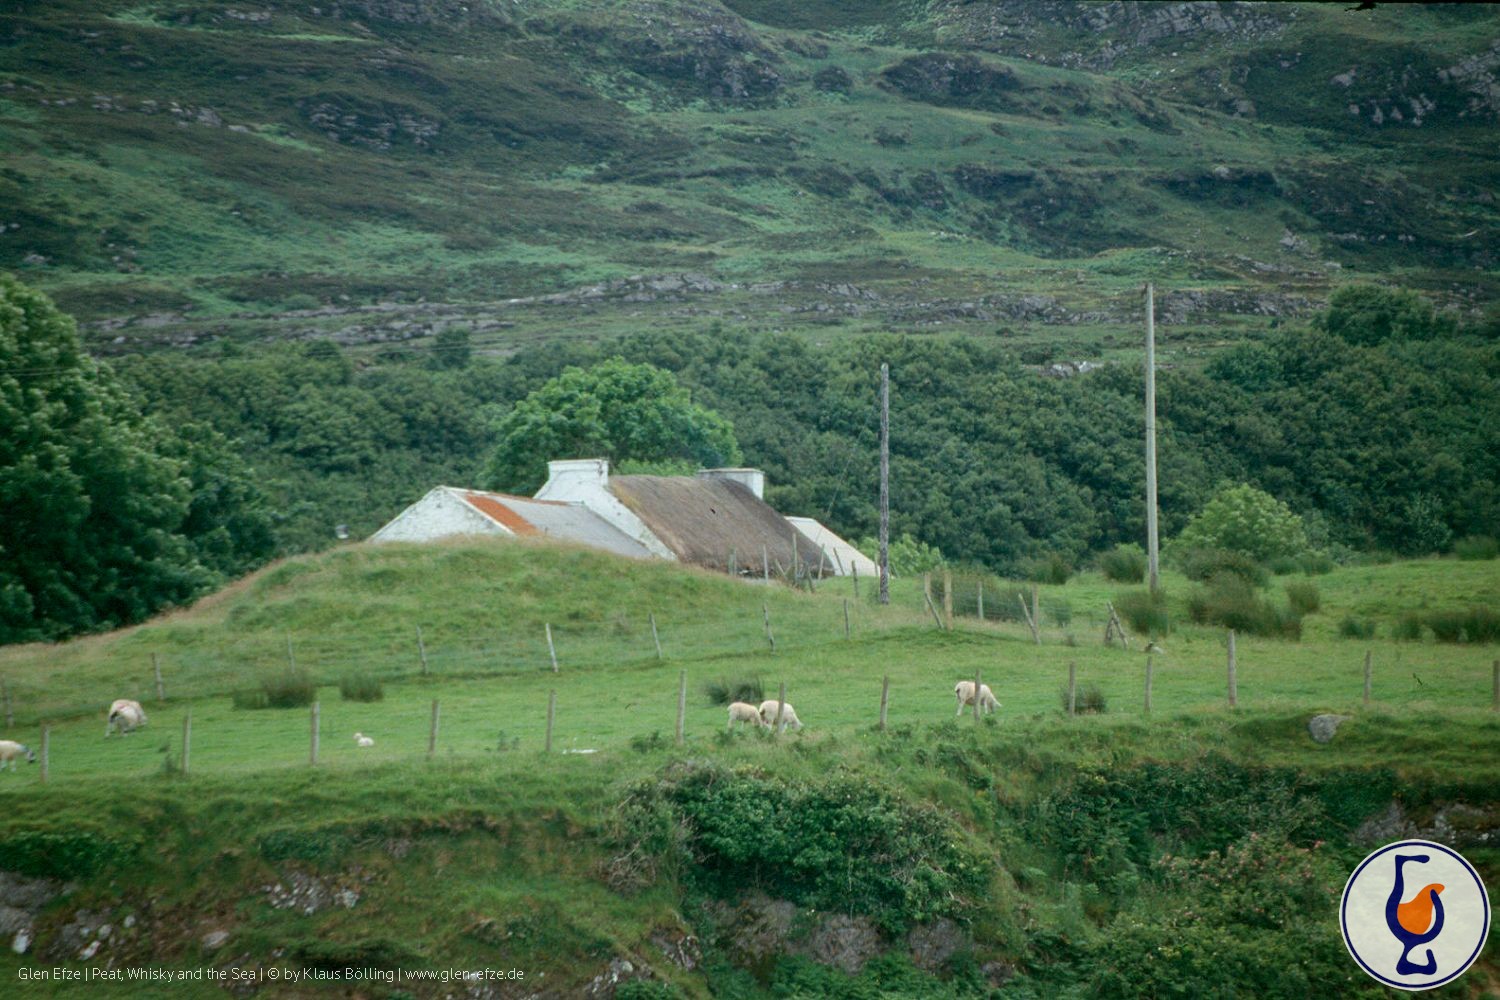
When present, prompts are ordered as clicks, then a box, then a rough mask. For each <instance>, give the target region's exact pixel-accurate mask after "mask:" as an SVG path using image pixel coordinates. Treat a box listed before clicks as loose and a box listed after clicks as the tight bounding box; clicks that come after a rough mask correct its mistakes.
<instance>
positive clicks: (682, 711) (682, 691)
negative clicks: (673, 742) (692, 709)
mask: <svg viewBox="0 0 1500 1000" xmlns="http://www.w3.org/2000/svg"><path fill="white" fill-rule="evenodd" d="M686 721H687V671H686V670H684V671H682V672H681V673H679V674H678V675H677V745H678V746H682V727H683V724H684V723H685V722H686Z"/></svg>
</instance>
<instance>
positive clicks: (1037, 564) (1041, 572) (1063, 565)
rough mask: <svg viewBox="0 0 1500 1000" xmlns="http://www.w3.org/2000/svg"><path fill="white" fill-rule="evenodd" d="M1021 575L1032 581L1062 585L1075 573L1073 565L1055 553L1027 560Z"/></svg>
mask: <svg viewBox="0 0 1500 1000" xmlns="http://www.w3.org/2000/svg"><path fill="white" fill-rule="evenodd" d="M1021 575H1022V576H1023V577H1024V578H1025V579H1027V580H1030V581H1031V582H1032V583H1050V584H1053V585H1054V586H1058V587H1060V586H1062V585H1063V584H1065V583H1067V582H1068V577H1070V576H1072V575H1073V567H1072V566H1071V565H1069V564H1068V561H1067V560H1066V559H1064V558H1063V557H1062V556H1060V555H1057V554H1055V553H1054V554H1053V555H1050V556H1047V557H1046V558H1044V559H1031V560H1029V561H1027V562H1026V563H1025V565H1024V567H1023V569H1022V573H1021Z"/></svg>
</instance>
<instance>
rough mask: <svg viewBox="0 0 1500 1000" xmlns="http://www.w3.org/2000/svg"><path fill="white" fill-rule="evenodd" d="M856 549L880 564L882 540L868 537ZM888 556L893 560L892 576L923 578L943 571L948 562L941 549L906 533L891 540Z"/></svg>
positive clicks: (861, 540) (862, 539)
mask: <svg viewBox="0 0 1500 1000" xmlns="http://www.w3.org/2000/svg"><path fill="white" fill-rule="evenodd" d="M855 548H857V549H859V551H860V552H862V553H864V554H865V555H867V556H869V557H870V559H871V560H873V561H874V562H875V564H876V565H879V564H880V539H878V538H874V537H871V536H868V535H867V536H865V537H864V538H861V539H860V540H859V542H858V543H857V544H856V545H855ZM888 554H889V556H890V560H891V576H900V577H913V576H921V575H922V574H923V573H930V572H932V571H933V570H935V569H942V568H943V566H944V564H945V563H946V561H947V560H945V559H944V558H943V553H942V550H941V549H939V548H937V547H936V546H934V545H928V544H927V543H926V542H922V541H918V540H917V539H915V538H913V537H912V536H911V535H909V534H905V533H903V534H902V535H901V536H900V537H899V538H892V539H891V540H890V545H889V547H888Z"/></svg>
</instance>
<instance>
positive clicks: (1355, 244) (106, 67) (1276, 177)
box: [0, 0, 1500, 347]
mask: <svg viewBox="0 0 1500 1000" xmlns="http://www.w3.org/2000/svg"><path fill="white" fill-rule="evenodd" d="M848 7H849V5H846V4H828V3H814V4H797V5H788V4H781V3H760V2H749V0H745V2H733V3H727V4H720V3H717V2H707V0H704V2H696V0H695V2H686V3H673V4H660V3H631V4H599V3H587V2H576V0H548V2H541V3H537V2H527V3H525V4H512V3H501V2H498V0H474V2H472V3H468V4H460V3H457V2H449V0H419V2H416V3H403V4H392V3H386V2H383V0H340V2H331V3H329V4H325V5H321V6H318V7H316V9H314V8H312V7H309V6H307V5H305V4H291V3H283V2H280V0H266V2H261V3H257V4H255V5H252V6H249V7H245V8H244V9H238V8H232V9H220V8H218V7H215V6H212V5H203V4H197V3H192V2H179V0H160V2H151V3H144V4H142V3H137V2H135V0H111V2H106V3H93V2H89V3H84V2H81V0H79V2H74V0H70V2H58V3H53V2H47V3H42V2H29V0H28V2H22V3H20V4H18V5H13V7H12V9H11V11H10V12H9V13H8V14H7V15H6V16H5V18H4V19H3V21H0V42H3V44H0V142H3V143H4V145H5V148H6V149H7V156H6V162H5V166H4V169H3V171H0V203H3V204H4V205H6V208H5V211H4V218H0V267H7V268H15V269H19V270H20V271H21V272H22V273H23V274H24V275H25V276H26V278H27V280H29V281H34V282H36V283H38V284H39V285H41V286H42V287H43V288H45V289H46V290H47V291H48V292H49V293H50V294H52V295H54V296H55V297H56V298H57V300H58V302H59V303H60V304H61V305H62V306H63V307H64V308H66V309H68V310H70V311H73V312H76V313H77V314H79V315H80V316H82V317H84V318H88V319H100V318H103V317H108V316H130V317H134V318H135V319H136V320H137V322H135V323H133V324H132V325H128V326H121V325H120V324H119V323H106V324H104V325H102V326H99V327H96V328H95V330H94V332H95V334H96V337H97V340H98V342H99V343H100V344H104V343H105V342H107V341H112V340H115V338H119V337H123V338H125V340H124V343H126V344H130V345H133V346H143V345H151V344H157V343H174V344H182V343H190V342H193V341H195V340H197V339H201V338H203V337H206V336H220V335H226V334H228V335H235V334H242V335H264V334H267V333H272V334H275V335H282V336H285V335H289V334H294V333H302V334H305V333H307V332H309V331H311V332H314V333H322V334H328V333H332V332H335V331H342V332H343V334H344V336H346V337H350V338H356V339H357V338H361V337H364V338H371V337H373V338H375V339H408V338H410V337H411V336H414V335H421V334H422V333H423V332H429V333H430V332H431V330H432V329H433V327H434V326H435V325H437V326H441V325H442V324H444V323H447V322H454V321H462V322H465V323H468V324H471V325H476V326H477V328H478V329H480V330H482V331H484V332H485V333H486V338H485V339H486V341H487V342H489V343H491V344H493V345H496V346H499V347H505V346H509V345H514V344H517V343H526V342H529V341H531V340H534V339H537V338H540V339H549V338H554V337H558V336H573V335H593V336H600V335H606V334H609V333H614V332H618V331H619V330H620V329H623V328H625V326H628V325H631V324H632V323H633V324H635V325H639V323H640V317H641V316H649V317H651V320H650V322H652V323H653V324H654V325H656V326H657V327H658V328H663V329H673V328H676V327H679V326H682V325H684V324H687V325H692V324H693V323H695V322H699V320H698V319H697V318H696V317H701V316H703V315H704V314H710V315H714V316H716V317H718V318H720V319H721V320H723V321H724V322H725V323H726V324H728V325H730V326H731V327H739V326H745V327H751V328H792V329H806V330H809V331H817V330H819V329H822V328H826V327H829V326H842V327H844V328H845V329H846V331H847V332H859V331H861V330H865V329H893V328H894V329H913V330H930V329H933V328H934V325H936V326H937V328H942V329H949V330H958V331H970V330H972V331H975V332H983V333H989V332H992V331H993V329H994V328H995V327H996V326H997V325H1002V326H1003V325H1016V324H1022V325H1024V326H1031V325H1037V326H1046V325H1059V324H1063V325H1070V326H1083V327H1093V328H1099V327H1104V328H1113V327H1118V326H1121V325H1125V324H1128V323H1130V322H1131V321H1132V319H1133V316H1134V314H1135V312H1136V311H1137V304H1136V302H1135V300H1134V298H1133V294H1134V289H1135V288H1136V287H1137V286H1138V285H1139V283H1140V282H1141V281H1142V280H1146V279H1152V280H1156V281H1158V282H1161V283H1163V284H1169V285H1170V286H1171V287H1172V288H1173V289H1174V291H1175V294H1177V295H1178V296H1179V298H1178V300H1177V301H1176V303H1175V306H1173V304H1172V303H1166V305H1169V306H1172V307H1173V310H1174V311H1172V312H1170V313H1169V315H1171V316H1172V317H1173V318H1174V320H1175V321H1176V322H1177V323H1178V324H1179V325H1185V326H1191V325H1193V324H1200V325H1201V324H1205V323H1209V322H1211V321H1219V320H1221V319H1222V318H1223V317H1235V316H1238V317H1263V316H1265V315H1268V314H1269V315H1276V314H1281V315H1286V314H1291V313H1295V312H1298V311H1302V310H1305V309H1306V308H1307V307H1308V304H1309V301H1310V300H1316V299H1318V298H1320V297H1321V296H1322V295H1323V293H1324V292H1325V291H1326V289H1327V287H1328V286H1329V285H1330V283H1335V282H1339V281H1343V280H1345V279H1346V278H1348V277H1350V276H1371V275H1380V276H1383V277H1386V278H1388V279H1391V280H1395V281H1400V282H1402V283H1406V284H1412V285H1417V286H1422V287H1425V288H1428V289H1430V290H1433V291H1437V292H1441V293H1442V294H1444V295H1448V296H1453V297H1456V300H1457V301H1460V302H1465V301H1467V297H1469V296H1476V295H1477V296H1480V297H1485V296H1489V295H1491V294H1492V293H1493V287H1492V285H1491V279H1490V278H1489V276H1488V275H1489V273H1490V272H1491V271H1492V270H1493V267H1494V264H1495V245H1494V241H1493V239H1491V238H1489V237H1488V236H1487V235H1486V233H1488V232H1489V230H1490V229H1491V228H1492V227H1493V225H1494V223H1495V213H1496V209H1495V203H1494V200H1493V198H1492V196H1491V190H1492V188H1493V187H1494V179H1495V159H1494V153H1493V148H1492V146H1493V144H1492V143H1489V142H1487V141H1486V137H1487V136H1489V135H1490V134H1491V133H1492V131H1493V128H1494V124H1495V118H1496V115H1497V113H1500V109H1497V108H1496V107H1494V105H1493V96H1492V84H1493V73H1494V69H1495V64H1496V58H1497V57H1496V56H1495V52H1494V50H1493V48H1492V42H1493V39H1494V38H1495V37H1496V25H1497V20H1496V15H1495V13H1494V12H1493V11H1492V10H1488V9H1484V8H1469V9H1464V8H1451V7H1438V8H1407V7H1400V6H1393V7H1389V8H1388V7H1385V6H1382V7H1380V8H1378V9H1377V10H1375V11H1373V12H1363V13H1358V14H1355V13H1351V12H1346V11H1344V10H1343V9H1342V8H1338V7H1337V6H1336V5H1301V6H1294V5H1265V6H1241V7H1225V6H1223V5H1202V6H1198V7H1190V8H1163V7H1135V6H1132V5H1126V6H1125V7H1124V8H1101V7H1098V6H1095V5H1090V4H1071V3H1061V4H1055V5H1051V6H1049V7H1048V8H1046V9H1032V8H1030V7H1028V6H1026V5H1015V6H1008V7H999V8H997V7H994V6H992V5H977V4H966V3H959V2H956V0H930V2H917V0H912V2H901V3H883V4H878V5H870V4H861V5H858V12H857V13H851V12H850V11H849V10H848V9H847V8H848ZM1486 81H1489V83H1488V84H1487V83H1486ZM684 273H686V274H688V275H689V278H688V280H687V282H686V283H685V284H684V283H683V282H682V279H680V278H676V277H672V278H669V279H667V280H666V281H665V282H663V281H648V282H644V283H642V282H624V283H620V284H610V282H620V281H622V279H626V278H627V277H628V276H631V275H642V274H645V275H680V274H684ZM596 283H602V284H600V286H599V287H598V288H595V289H593V290H592V291H585V292H583V293H577V292H571V293H569V294H566V295H565V296H564V297H563V299H562V300H560V301H552V302H542V303H537V302H535V301H533V300H532V299H531V298H530V297H535V296H545V295H547V294H549V293H559V292H568V290H576V289H579V288H580V287H582V286H592V285H595V284H596ZM511 299H523V300H525V301H521V302H511V301H509V300H511ZM437 303H443V304H444V305H443V306H441V307H439V306H437V305H436V304H437ZM376 304H383V305H381V306H380V308H378V309H371V308H369V307H371V306H372V305H376ZM146 313H152V314H155V315H153V316H152V317H151V318H150V319H149V320H147V321H144V322H142V321H140V320H141V317H142V315H143V314H146ZM632 317H633V318H632ZM1257 322H1260V320H1257Z"/></svg>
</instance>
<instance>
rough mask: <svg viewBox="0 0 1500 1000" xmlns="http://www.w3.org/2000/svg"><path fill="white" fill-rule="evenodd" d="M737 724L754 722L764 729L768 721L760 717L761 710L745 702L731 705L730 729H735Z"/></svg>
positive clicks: (731, 703)
mask: <svg viewBox="0 0 1500 1000" xmlns="http://www.w3.org/2000/svg"><path fill="white" fill-rule="evenodd" d="M736 722H753V723H755V724H756V725H757V726H762V727H764V726H765V725H766V720H765V719H762V718H761V717H760V709H758V708H756V707H755V706H754V705H750V704H746V703H745V702H743V701H735V702H730V704H729V728H730V729H733V728H734V724H735V723H736Z"/></svg>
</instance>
